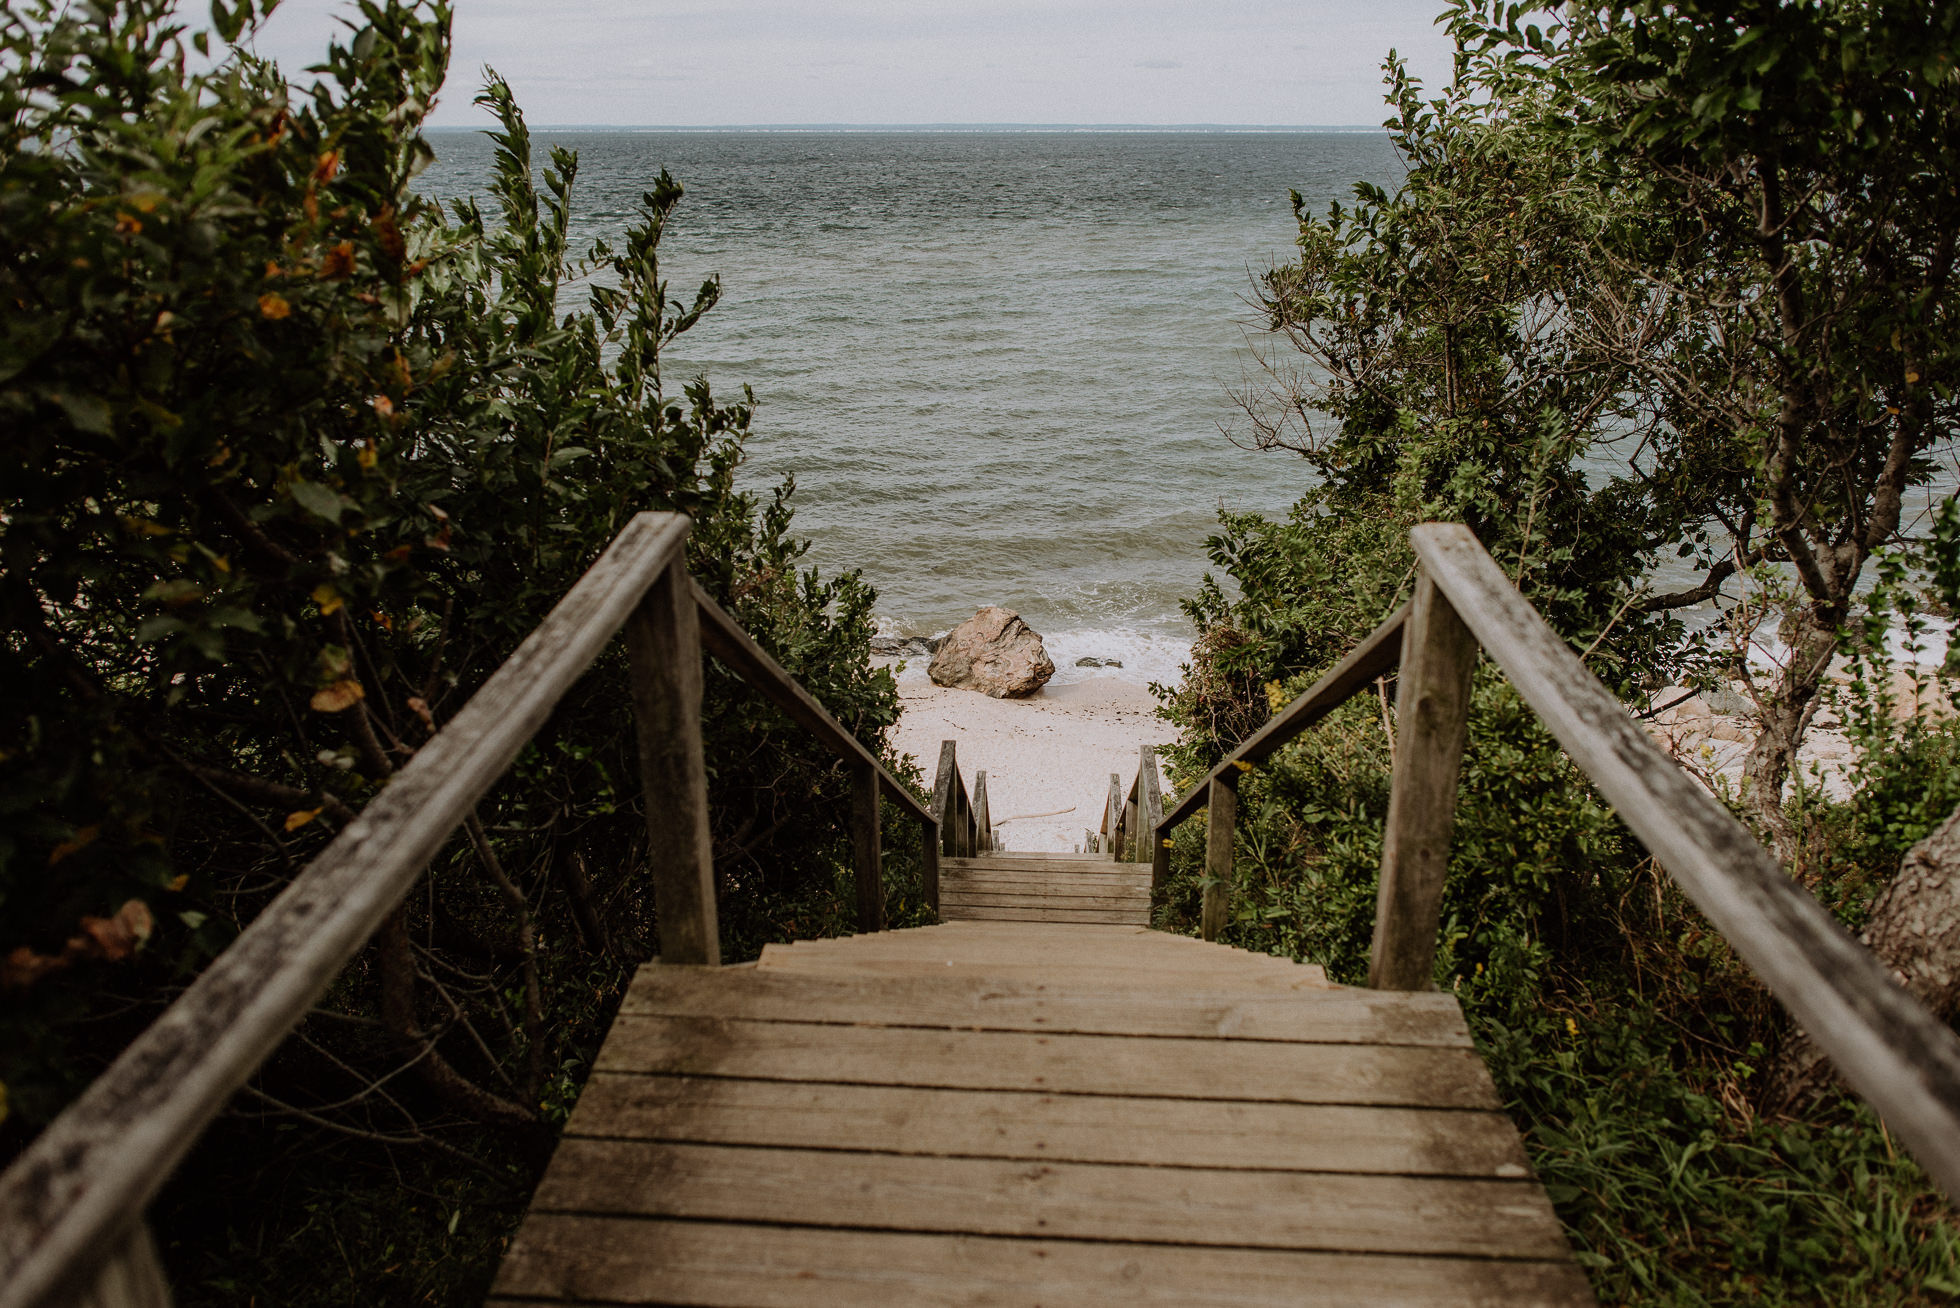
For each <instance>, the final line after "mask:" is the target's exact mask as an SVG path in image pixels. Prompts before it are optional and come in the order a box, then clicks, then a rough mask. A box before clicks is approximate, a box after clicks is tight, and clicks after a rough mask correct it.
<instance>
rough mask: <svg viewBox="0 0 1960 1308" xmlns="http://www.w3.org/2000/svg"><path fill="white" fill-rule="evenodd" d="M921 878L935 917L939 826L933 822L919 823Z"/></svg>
mask: <svg viewBox="0 0 1960 1308" xmlns="http://www.w3.org/2000/svg"><path fill="white" fill-rule="evenodd" d="M919 877H920V879H921V880H923V881H924V882H925V892H926V903H928V904H930V905H931V906H932V912H933V916H935V917H937V916H938V915H939V824H938V823H937V822H933V821H931V820H922V821H921V822H920V823H919Z"/></svg>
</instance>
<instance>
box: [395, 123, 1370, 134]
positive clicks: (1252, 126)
mask: <svg viewBox="0 0 1960 1308" xmlns="http://www.w3.org/2000/svg"><path fill="white" fill-rule="evenodd" d="M530 129H531V130H532V131H534V132H572V131H578V132H1085V133H1087V132H1106V133H1124V132H1189V133H1203V132H1215V133H1220V134H1225V133H1233V134H1240V135H1251V134H1261V133H1263V134H1286V133H1307V132H1343V133H1346V132H1384V131H1386V130H1387V129H1386V128H1384V127H1382V126H1381V125H1379V124H1369V123H689V124H677V123H532V124H530ZM423 130H424V131H429V132H484V131H493V130H495V124H488V125H485V126H482V127H472V126H467V125H464V124H460V123H444V124H441V125H433V124H432V125H430V126H427V127H425V128H423Z"/></svg>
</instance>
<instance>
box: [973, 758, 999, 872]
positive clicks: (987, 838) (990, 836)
mask: <svg viewBox="0 0 1960 1308" xmlns="http://www.w3.org/2000/svg"><path fill="white" fill-rule="evenodd" d="M973 833H974V835H973V852H974V853H976V854H986V853H990V852H991V851H992V850H993V847H994V814H993V810H992V809H990V808H989V807H988V806H987V774H986V772H985V771H984V770H982V771H979V772H975V773H974V774H973Z"/></svg>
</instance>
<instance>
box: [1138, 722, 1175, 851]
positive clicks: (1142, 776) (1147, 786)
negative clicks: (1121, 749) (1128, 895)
mask: <svg viewBox="0 0 1960 1308" xmlns="http://www.w3.org/2000/svg"><path fill="white" fill-rule="evenodd" d="M1163 820H1164V794H1163V788H1162V786H1160V785H1159V784H1158V781H1157V751H1156V750H1154V749H1152V748H1151V747H1150V746H1148V745H1145V746H1143V747H1142V748H1141V749H1140V750H1139V751H1138V755H1137V855H1136V858H1137V862H1139V863H1149V864H1150V865H1151V868H1152V871H1151V874H1150V879H1151V881H1152V882H1153V883H1154V882H1155V881H1156V880H1157V873H1156V870H1155V869H1156V864H1157V855H1158V853H1159V851H1160V850H1162V842H1161V841H1160V840H1158V838H1157V824H1158V823H1159V822H1162V821H1163ZM1164 871H1165V872H1166V873H1167V874H1168V873H1169V872H1170V856H1169V853H1168V851H1165V856H1164Z"/></svg>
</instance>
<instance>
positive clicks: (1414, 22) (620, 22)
mask: <svg viewBox="0 0 1960 1308" xmlns="http://www.w3.org/2000/svg"><path fill="white" fill-rule="evenodd" d="M455 7H456V52H455V59H454V62H453V63H452V65H451V68H452V81H451V89H450V91H449V93H448V94H447V96H445V98H444V102H443V104H442V105H441V107H440V108H439V109H438V110H437V113H436V117H435V120H434V121H435V122H436V123H438V124H444V125H452V126H464V125H475V124H477V123H479V122H482V121H484V118H483V116H482V113H481V111H480V110H476V109H474V108H472V107H471V105H470V98H471V93H472V92H473V91H474V89H475V87H476V85H477V84H478V82H479V81H480V78H481V70H482V69H483V68H484V67H485V66H486V65H488V66H491V67H494V68H496V69H497V71H499V72H500V73H502V74H503V75H504V76H505V77H507V78H508V79H510V82H511V84H512V85H513V87H515V89H516V91H517V95H518V101H519V103H520V104H522V105H523V106H524V108H525V111H526V113H527V115H528V116H529V117H530V119H531V121H532V122H533V123H536V124H570V123H584V124H598V123H605V124H616V125H620V126H655V125H666V126H711V125H737V124H763V123H769V124H779V123H784V124H786V123H864V124H873V123H878V124H890V123H1233V124H1264V125H1295V124H1363V123H1366V124H1373V123H1378V122H1380V121H1381V119H1382V117H1383V116H1384V115H1383V110H1382V106H1381V70H1380V65H1381V60H1382V57H1383V56H1384V55H1385V54H1386V53H1387V52H1388V50H1389V49H1390V48H1391V47H1392V48H1395V49H1397V50H1400V51H1401V52H1402V53H1403V54H1404V55H1405V56H1406V57H1408V58H1409V59H1410V61H1411V63H1412V64H1413V65H1414V67H1415V68H1416V70H1417V71H1418V72H1419V73H1421V74H1423V75H1424V76H1425V77H1426V78H1427V79H1429V80H1431V81H1432V82H1433V81H1434V80H1436V79H1437V78H1440V77H1441V76H1442V75H1443V73H1445V72H1446V71H1447V68H1448V57H1449V45H1448V41H1447V39H1446V38H1445V37H1444V35H1443V33H1442V32H1441V31H1440V30H1439V29H1438V28H1436V27H1435V26H1434V25H1433V19H1434V17H1435V14H1436V11H1437V10H1438V9H1440V8H1441V7H1442V6H1441V3H1440V0H1366V2H1365V3H1361V2H1357V0H1206V2H1204V3H1193V2H1190V0H1185V2H1183V3H1169V2H1168V0H912V2H905V0H730V2H729V3H724V4H707V3H704V0H456V6H455ZM351 10H352V6H351V5H348V4H346V3H344V2H343V0H285V2H284V4H282V5H281V7H280V8H279V10H278V11H277V12H276V13H275V14H274V15H273V17H272V19H271V20H270V22H269V23H268V24H267V25H266V28H265V29H264V30H263V31H262V32H261V33H260V34H259V36H258V40H257V45H258V49H259V51H260V52H261V53H262V54H266V55H270V56H272V57H274V58H276V59H278V60H279V62H280V63H281V64H282V65H283V66H284V67H285V68H286V70H287V71H288V73H289V74H296V73H298V71H299V70H300V69H301V68H303V67H304V66H305V65H307V64H309V63H312V62H315V61H316V60H317V59H318V57H319V52H320V51H321V50H322V49H323V48H324V46H325V43H326V41H327V39H328V37H329V36H330V35H331V34H332V32H333V31H334V30H335V25H336V19H337V17H338V16H339V15H342V14H345V13H348V12H350V11H351Z"/></svg>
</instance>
